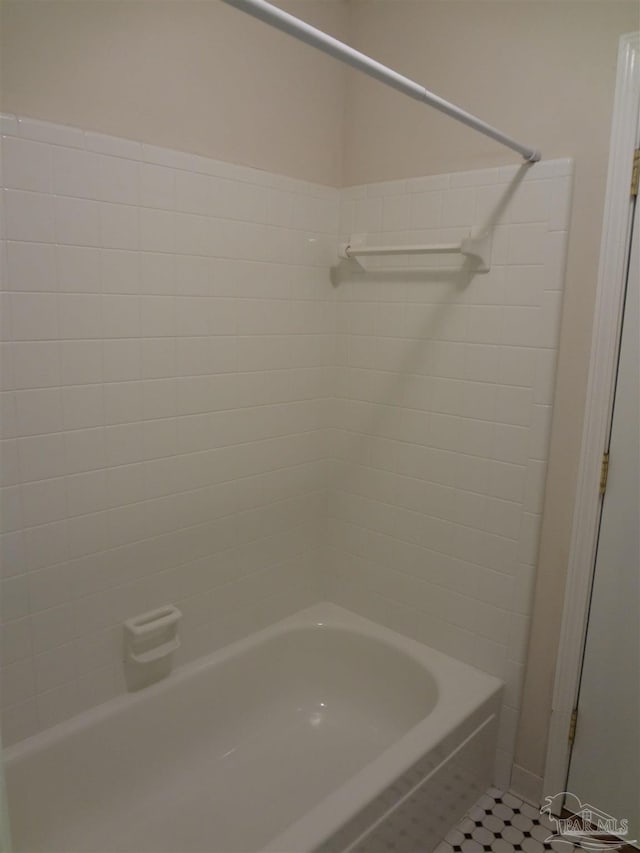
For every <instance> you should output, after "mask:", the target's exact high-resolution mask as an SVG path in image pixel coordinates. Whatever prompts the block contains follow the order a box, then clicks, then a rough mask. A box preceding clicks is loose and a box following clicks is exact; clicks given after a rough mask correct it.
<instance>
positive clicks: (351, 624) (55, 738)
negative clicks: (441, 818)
mask: <svg viewBox="0 0 640 853" xmlns="http://www.w3.org/2000/svg"><path fill="white" fill-rule="evenodd" d="M295 629H315V630H331V629H340V630H344V631H347V632H350V633H355V634H359V635H361V636H365V637H369V638H371V639H376V640H378V641H381V642H383V643H384V644H386V645H388V646H390V647H391V648H393V649H395V650H396V651H398V652H400V653H402V654H404V655H406V656H407V657H409V658H410V659H411V660H413V661H414V662H417V663H418V664H419V665H420V666H421V667H422V668H424V669H426V670H427V672H428V673H429V674H430V675H431V676H432V677H433V679H434V680H435V682H436V687H437V692H438V696H437V701H436V704H435V707H434V708H433V709H432V710H431V711H430V712H429V713H428V714H427V716H426V717H424V718H423V719H421V720H420V721H418V722H417V723H416V724H414V725H413V726H411V727H410V728H408V729H407V730H406V732H405V733H404V734H402V735H401V736H400V737H399V738H398V739H397V740H396V741H394V742H393V743H392V744H390V745H389V746H387V747H386V748H385V749H384V750H383V751H382V752H381V753H380V754H379V755H378V756H376V757H375V758H373V759H372V760H371V761H369V762H367V764H365V765H364V766H363V767H362V768H361V769H360V770H359V771H357V772H356V773H355V774H354V775H353V776H351V777H349V778H348V779H346V780H345V781H344V782H343V783H342V784H340V785H339V786H338V787H337V788H336V789H335V790H334V791H332V792H331V793H330V794H328V795H327V796H326V797H324V798H323V799H322V800H320V801H319V802H318V803H316V804H315V805H314V806H312V808H311V809H310V810H309V811H307V812H305V813H304V814H302V815H300V816H299V817H298V818H296V819H295V820H294V821H293V822H292V823H291V824H290V825H289V826H288V827H286V828H285V829H284V830H283V831H282V832H281V833H279V834H278V835H277V836H275V837H274V838H272V839H270V840H269V841H268V842H267V843H266V845H265V846H264V847H263V848H262V849H263V850H265V851H283V850H294V849H295V850H305V851H307V850H312V849H313V848H314V847H316V846H317V845H318V844H320V843H322V842H323V841H324V840H325V839H326V838H328V837H330V836H331V835H332V834H333V833H334V832H335V831H337V830H338V829H339V828H340V827H341V826H342V825H343V824H344V823H345V822H346V821H347V820H349V819H350V818H351V817H353V816H354V815H355V814H356V813H357V812H358V811H359V810H360V809H362V808H364V807H365V806H366V805H367V804H368V803H369V802H371V800H373V799H374V798H375V797H377V796H378V795H379V794H380V793H381V792H382V791H383V790H384V789H385V787H386V786H388V785H389V784H390V783H391V782H392V781H393V780H394V779H396V778H398V777H400V776H401V775H402V774H403V773H404V772H406V771H407V770H408V769H409V768H410V767H411V766H412V765H413V764H414V763H415V761H416V760H417V758H419V757H420V756H424V755H426V754H427V753H428V752H430V751H431V750H434V749H436V748H437V747H438V746H439V745H440V744H442V742H443V741H444V740H445V738H447V737H449V736H451V735H452V734H453V733H454V732H455V730H456V729H457V728H460V727H461V726H464V724H465V722H471V721H475V723H476V724H474V725H473V726H472V729H474V730H475V729H476V728H477V725H478V724H479V722H482V721H486V720H487V719H488V718H489V717H490V716H492V715H495V714H496V713H497V710H498V707H499V701H498V700H499V697H500V694H501V690H502V687H503V682H502V681H500V680H499V679H498V678H496V677H495V676H492V675H489V674H487V673H484V672H482V671H480V670H478V669H476V668H475V667H472V666H470V665H469V664H465V663H462V662H461V661H458V660H456V659H455V658H452V657H450V656H449V655H446V654H444V653H442V652H439V651H437V650H436V649H433V648H431V647H430V646H426V645H424V644H422V643H420V642H418V641H416V640H413V639H411V638H409V637H406V636H404V635H402V634H399V633H397V632H396V631H393V630H391V629H389V628H386V627H385V626H383V625H380V624H378V623H376V622H374V621H372V620H369V619H367V618H365V617H363V616H360V615H359V614H356V613H353V612H352V611H350V610H347V609H346V608H343V607H341V606H340V605H336V604H333V603H331V602H319V603H316V604H313V605H311V606H309V607H306V608H304V609H302V610H299V611H297V612H296V613H294V614H292V615H290V616H287V617H285V618H284V619H281V620H279V621H277V622H274V623H273V624H272V625H269V626H267V627H266V628H262V629H260V630H258V631H256V632H254V633H252V634H250V635H248V636H247V637H243V638H242V639H239V640H236V641H234V642H232V643H230V644H228V645H226V646H223V647H221V648H219V649H217V650H215V651H213V652H211V653H210V654H207V655H203V656H201V657H199V658H197V659H196V660H194V661H191V662H190V663H187V664H184V665H181V666H179V667H178V668H176V670H175V671H174V672H173V673H172V674H171V675H170V676H169V677H167V678H165V679H163V680H162V681H159V682H158V683H156V684H153V685H151V686H149V687H147V688H144V689H143V690H140V691H137V692H134V693H124V694H122V695H119V696H116V697H114V698H112V699H110V700H108V701H107V702H104V703H101V704H100V705H97V706H95V707H94V708H89V709H87V710H86V711H83V712H82V713H80V714H77V715H75V716H74V717H71V718H69V719H68V720H64V721H62V722H61V723H58V724H56V725H55V726H52V727H50V728H49V729H46V730H45V731H42V732H38V733H36V734H35V735H33V736H31V737H29V738H26V739H25V740H22V741H19V742H18V743H16V744H13V745H12V746H10V747H7V748H5V749H4V764H5V769H6V770H8V771H10V770H11V766H12V765H13V764H16V763H19V762H20V761H21V759H25V760H27V759H28V758H29V757H31V756H32V755H33V754H34V753H35V754H37V752H39V751H40V750H41V749H46V748H47V747H50V746H53V745H55V744H56V743H57V742H59V741H62V740H64V739H65V738H66V737H68V736H70V735H73V734H74V733H75V732H79V731H84V730H86V729H88V728H91V727H92V726H93V725H95V724H97V723H100V722H102V721H104V720H106V719H108V718H109V717H111V716H113V715H114V714H119V713H122V712H126V709H127V708H129V707H131V706H134V705H138V704H144V703H146V702H149V701H152V700H153V699H154V698H157V697H161V696H162V694H164V693H166V692H167V691H170V690H173V689H179V688H180V685H181V684H182V683H183V682H188V681H189V679H190V678H192V677H198V676H199V677H203V676H204V677H206V671H207V670H209V669H214V668H215V667H217V666H219V665H221V664H224V663H227V662H229V661H232V660H233V659H234V658H236V657H238V656H240V655H242V654H243V653H245V652H251V650H252V649H253V648H256V647H258V646H260V645H263V644H265V643H267V642H268V641H269V640H270V639H271V638H273V637H276V636H279V635H283V634H286V633H288V632H290V631H291V630H295ZM483 709H485V710H483ZM467 728H468V727H467ZM467 734H468V733H466V734H465V733H462V735H461V740H462V739H463V738H464V737H466V736H467Z"/></svg>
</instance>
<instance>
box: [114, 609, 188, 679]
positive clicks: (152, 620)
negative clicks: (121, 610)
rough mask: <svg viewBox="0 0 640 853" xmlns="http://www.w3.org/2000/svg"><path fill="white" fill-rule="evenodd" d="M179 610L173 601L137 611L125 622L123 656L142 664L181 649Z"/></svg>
mask: <svg viewBox="0 0 640 853" xmlns="http://www.w3.org/2000/svg"><path fill="white" fill-rule="evenodd" d="M180 619H182V613H181V612H180V611H179V610H178V608H177V607H174V605H173V604H167V605H165V606H164V607H158V608H157V609H156V610H149V611H147V612H146V613H140V614H139V615H138V616H133V617H132V618H131V619H126V620H125V623H124V635H125V659H126V660H127V661H128V662H131V663H134V664H137V665H144V664H150V663H154V662H155V661H159V660H162V659H164V658H167V657H169V655H171V654H173V652H175V651H176V650H177V649H179V648H180V638H179V636H178V623H179V622H180Z"/></svg>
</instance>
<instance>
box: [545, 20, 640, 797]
mask: <svg viewBox="0 0 640 853" xmlns="http://www.w3.org/2000/svg"><path fill="white" fill-rule="evenodd" d="M639 104H640V33H630V34H628V35H624V36H622V37H621V39H620V48H619V53H618V71H617V77H616V91H615V101H614V108H613V123H612V129H611V143H610V149H609V171H608V176H607V193H606V199H605V207H604V223H603V232H602V243H601V248H600V264H599V268H598V284H597V292H596V305H595V313H594V323H593V332H592V345H591V358H590V364H589V380H588V386H587V401H586V409H585V421H584V429H583V435H582V449H581V453H580V467H579V473H578V483H577V490H576V502H575V508H574V515H573V527H572V535H571V546H570V551H569V565H568V571H567V585H566V589H565V599H564V610H563V614H562V627H561V633H560V643H559V647H558V658H557V665H556V676H555V685H554V691H553V703H552V711H551V721H550V727H549V742H548V745H547V757H546V765H545V775H544V782H543V794H544V795H552V794H554V793H557V792H558V791H563V790H564V789H565V783H566V778H567V773H568V769H569V757H570V750H569V743H568V738H567V735H568V731H569V722H570V718H571V713H572V710H573V708H574V707H575V703H576V700H577V695H578V686H579V675H580V667H581V661H582V654H583V647H584V639H585V632H586V623H587V608H588V603H589V595H590V589H591V581H592V577H593V568H594V563H595V549H596V535H597V529H598V520H599V516H600V503H601V499H600V495H599V488H598V487H599V481H600V464H601V458H602V453H603V451H604V450H605V448H606V446H607V442H608V438H609V428H610V421H611V407H612V400H613V389H614V379H615V364H616V356H617V351H618V343H619V338H620V321H621V311H622V300H623V293H624V285H625V282H624V274H625V268H626V262H627V256H628V248H629V240H630V233H631V211H632V204H631V199H630V196H629V181H630V178H631V163H632V157H633V150H634V148H635V146H636V144H637V133H638V115H639V112H640V108H639Z"/></svg>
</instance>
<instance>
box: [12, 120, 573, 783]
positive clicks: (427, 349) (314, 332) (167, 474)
mask: <svg viewBox="0 0 640 853" xmlns="http://www.w3.org/2000/svg"><path fill="white" fill-rule="evenodd" d="M3 134H4V137H3V180H4V186H5V187H6V189H5V191H4V199H3V204H4V233H3V237H4V238H6V242H5V247H4V255H3V266H2V279H3V291H4V292H3V293H2V300H3V301H2V308H1V311H2V314H1V316H2V335H3V343H2V360H1V368H2V370H1V374H2V389H3V391H2V397H3V400H2V431H3V432H2V457H1V458H2V476H3V480H2V484H3V489H2V565H3V568H2V577H3V580H2V617H3V628H2V655H3V659H2V688H3V689H2V714H3V740H4V741H5V742H8V743H11V742H14V741H16V740H19V739H21V738H23V737H26V736H28V735H30V734H32V733H34V732H36V731H38V730H40V729H43V728H47V727H48V726H51V725H53V724H54V723H56V722H59V721H61V720H63V719H65V718H67V717H69V716H71V715H73V714H75V713H78V712H79V711H81V710H83V709H85V708H87V707H90V706H92V705H95V704H98V703H99V702H102V701H104V700H105V699H108V698H110V697H111V696H113V695H115V694H117V693H119V692H121V691H123V690H124V689H125V685H124V681H123V675H122V671H121V670H122V666H121V656H122V649H121V642H122V637H121V623H122V621H123V619H125V618H126V617H128V616H132V615H135V614H136V613H139V612H141V611H143V610H148V609H150V608H152V607H156V606H158V605H161V604H165V603H168V602H172V603H174V604H176V605H177V606H178V607H180V609H181V610H182V611H183V613H184V619H183V628H182V636H183V647H182V649H181V650H180V652H179V655H178V662H184V661H187V660H190V659H193V658H194V657H197V656H198V655H201V654H204V653H206V652H208V651H211V650H213V649H215V648H217V647H219V646H221V645H223V644H225V643H227V642H229V641H231V640H233V639H235V638H236V637H238V636H241V635H244V634H247V633H249V632H251V631H252V630H255V629H256V628H257V627H259V626H261V625H263V624H266V623H268V622H271V621H274V620H275V619H277V618H280V617H281V616H283V615H285V614H286V613H288V612H292V611H294V610H296V609H298V608H299V607H301V606H304V605H306V604H308V603H310V602H312V601H314V600H317V599H318V598H322V597H326V598H330V599H333V600H335V601H337V602H338V603H341V604H344V605H345V606H347V607H351V608H352V609H355V610H358V611H360V612H363V613H364V614H365V615H368V616H372V617H373V618H375V619H377V620H378V621H381V622H383V623H386V624H388V625H390V626H392V627H394V628H396V629H397V630H399V631H401V632H404V633H407V634H410V635H412V636H414V637H417V638H418V639H421V640H423V641H425V642H427V643H428V644H430V645H432V646H434V647H436V648H438V649H441V650H442V651H444V652H446V653H448V654H451V655H453V656H454V657H458V658H460V659H463V660H465V661H468V662H470V663H472V664H474V665H476V666H478V667H480V668H481V669H484V670H486V671H489V672H491V673H493V674H497V675H499V676H501V677H502V678H504V679H505V680H506V682H507V691H506V697H505V706H504V709H503V719H502V729H501V739H500V749H501V753H500V762H499V767H500V768H501V778H500V779H499V781H501V782H502V783H503V784H504V778H505V775H508V768H509V766H510V762H511V755H512V751H513V738H514V734H515V727H516V724H517V712H518V705H519V698H520V682H521V675H522V668H523V661H524V654H525V650H526V635H527V624H528V613H529V610H530V591H531V585H532V579H533V572H534V566H535V561H536V545H537V539H538V527H539V520H540V513H541V509H542V498H543V489H544V477H545V460H546V455H547V444H548V429H549V422H550V414H551V402H552V393H553V384H554V364H555V358H554V357H555V348H556V343H557V331H558V326H559V318H560V308H561V287H562V280H563V269H564V252H565V245H566V229H567V227H568V209H569V196H570V174H571V164H570V162H569V161H553V162H544V163H541V164H537V165H535V166H533V167H531V168H522V169H518V168H506V169H492V170H486V171H474V172H465V173H459V174H454V175H439V176H432V177H427V178H416V179H412V180H407V181H398V182H393V183H385V184H374V185H371V186H368V187H356V188H349V189H346V190H343V191H339V190H335V189H332V188H327V187H322V186H316V185H311V184H308V183H304V182H302V181H297V180H293V179H290V178H285V177H282V176H278V175H272V174H269V173H265V172H259V171H256V170H254V169H250V168H245V167H241V166H237V165H232V164H228V163H221V162H218V161H213V160H209V159H205V158H202V157H197V156H192V155H187V154H183V153H180V152H175V151H167V150H162V149H158V148H155V147H153V146H147V145H141V144H138V143H135V142H130V141H127V140H119V139H112V138H109V137H104V136H101V135H99V134H94V133H89V132H83V131H81V130H79V129H75V128H68V127H61V126H57V125H50V124H46V123H43V122H37V121H32V120H29V119H20V120H16V119H15V118H13V117H6V118H5V119H4V122H3ZM489 221H491V223H492V231H493V253H492V268H491V271H490V272H489V273H477V274H471V273H469V272H468V271H466V270H465V269H464V265H463V263H462V261H461V260H460V259H459V258H454V259H452V258H451V256H447V257H448V258H449V259H448V260H447V264H449V266H448V267H443V266H442V263H443V261H442V257H439V258H437V257H431V258H430V260H429V264H430V267H429V268H428V269H427V270H426V271H425V270H414V269H413V267H410V266H409V265H408V262H407V261H406V260H405V262H404V265H403V266H401V267H400V268H396V269H394V270H388V269H384V268H377V267H376V268H374V269H373V271H372V272H370V273H368V274H362V273H358V272H354V271H353V270H352V269H351V268H350V264H349V263H341V264H340V265H338V267H337V268H336V269H333V271H330V268H331V267H335V265H336V263H337V245H338V242H339V234H340V233H342V234H343V236H344V237H347V236H348V235H350V234H351V233H359V232H366V233H367V234H368V235H369V240H370V241H371V242H373V241H375V240H380V241H383V242H392V241H393V242H396V241H408V242H418V241H420V242H422V241H427V242H442V241H443V240H447V241H448V240H454V239H455V240H457V239H459V238H460V237H461V236H464V234H465V233H467V232H468V229H469V226H470V225H472V224H476V225H478V224H482V223H483V222H489ZM368 263H369V264H370V265H371V266H374V264H373V263H372V262H368ZM412 263H416V261H414V262H412ZM417 263H420V265H421V266H424V259H421V260H420V261H417ZM394 266H395V267H398V264H397V261H396V262H394ZM461 268H462V272H461Z"/></svg>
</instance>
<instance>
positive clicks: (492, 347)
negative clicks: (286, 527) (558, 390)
mask: <svg viewBox="0 0 640 853" xmlns="http://www.w3.org/2000/svg"><path fill="white" fill-rule="evenodd" d="M571 175H572V163H571V161H569V160H556V161H546V162H543V163H539V164H536V165H534V166H531V167H526V166H524V167H511V168H505V169H487V170H482V171H474V172H464V173H458V174H453V175H438V176H434V177H428V178H417V179H411V180H406V181H392V182H386V183H380V184H372V185H368V186H358V187H351V188H349V189H347V190H344V191H343V193H342V197H341V220H340V232H341V241H342V242H345V241H348V240H349V237H350V236H351V235H352V234H361V233H363V232H367V239H368V242H369V243H372V244H375V243H378V244H390V243H395V244H398V245H407V244H411V243H442V242H449V241H457V240H459V239H460V238H461V237H463V236H465V235H466V234H468V232H469V228H470V227H471V226H479V227H482V226H486V227H489V228H490V229H491V231H492V234H493V246H492V264H491V270H490V272H488V273H473V272H471V270H472V268H473V267H472V265H471V266H470V267H469V265H468V263H466V262H463V259H462V258H460V256H451V255H428V256H412V257H408V256H399V260H398V257H395V258H384V259H376V258H367V259H366V260H365V261H363V263H365V265H366V266H367V267H369V269H370V271H369V273H368V274H362V273H358V272H356V271H354V270H349V269H348V268H347V267H344V268H343V270H342V274H341V277H340V278H341V280H340V284H339V287H338V289H337V298H338V311H337V323H338V326H337V344H336V354H337V374H336V376H337V379H336V383H337V384H336V400H335V410H334V419H333V423H334V427H335V431H334V433H333V436H332V440H331V445H330V446H331V450H332V452H333V454H334V462H333V468H332V473H331V488H330V493H329V505H328V506H329V545H330V551H329V560H328V563H327V566H328V569H329V574H328V576H327V577H325V585H326V586H325V588H326V592H327V595H328V597H330V598H332V599H334V600H335V601H337V602H339V603H341V604H343V605H344V606H346V607H351V608H352V609H354V610H358V611H360V612H362V613H364V614H365V615H367V616H369V617H371V618H374V619H377V620H378V621H380V622H383V623H384V624H386V625H389V626H390V627H393V628H395V629H396V630H400V631H402V632H403V633H407V634H410V635H411V636H413V637H415V638H416V639H419V640H421V641H423V642H426V643H428V644H429V645H431V646H434V647H435V648H438V649H441V650H442V651H444V652H446V653H448V654H451V655H453V656H454V657H457V658H460V659H461V660H464V661H466V662H468V663H471V664H473V665H475V666H477V667H479V668H480V669H483V670H485V671H487V672H490V673H492V674H494V675H497V676H499V677H500V678H503V679H504V680H505V682H506V684H507V689H506V695H505V700H504V706H503V709H502V720H501V729H500V737H499V747H500V749H499V755H498V762H497V777H496V778H497V780H498V783H499V784H503V785H504V786H508V784H509V776H510V771H511V764H512V756H513V747H514V741H515V734H516V726H517V721H518V710H519V706H520V689H521V680H522V670H523V666H524V661H525V655H526V644H527V634H528V622H529V620H528V616H529V613H530V610H531V595H532V585H533V580H534V573H535V565H536V559H537V546H538V533H539V525H540V518H541V512H542V504H543V498H544V483H545V473H546V462H547V453H548V439H549V428H550V420H551V406H552V400H553V391H554V379H555V357H556V348H557V342H558V330H559V324H560V313H561V289H562V284H563V280H564V265H565V251H566V244H567V229H568V226H569V221H568V216H569V201H570V192H571ZM418 266H420V267H422V268H423V269H422V270H420V271H418V270H417V269H416V267H418Z"/></svg>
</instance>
